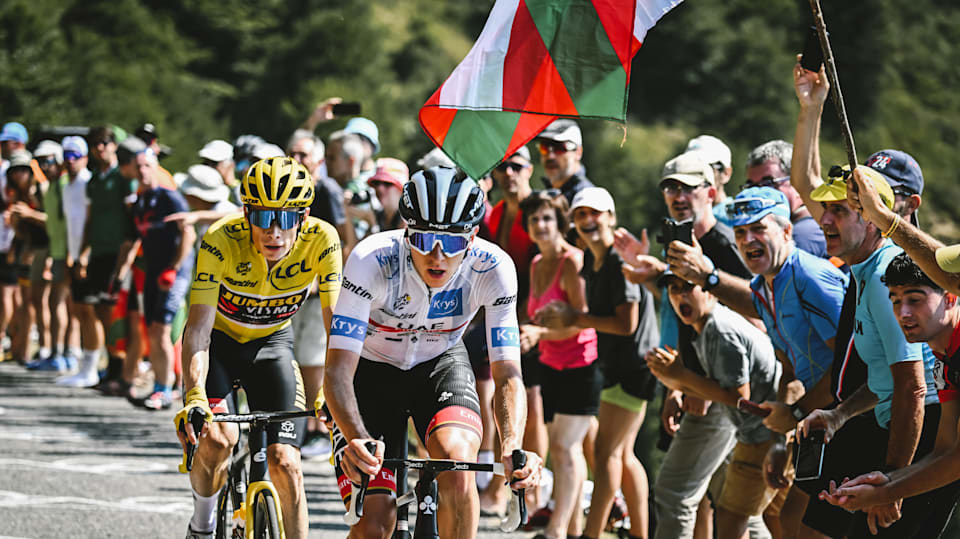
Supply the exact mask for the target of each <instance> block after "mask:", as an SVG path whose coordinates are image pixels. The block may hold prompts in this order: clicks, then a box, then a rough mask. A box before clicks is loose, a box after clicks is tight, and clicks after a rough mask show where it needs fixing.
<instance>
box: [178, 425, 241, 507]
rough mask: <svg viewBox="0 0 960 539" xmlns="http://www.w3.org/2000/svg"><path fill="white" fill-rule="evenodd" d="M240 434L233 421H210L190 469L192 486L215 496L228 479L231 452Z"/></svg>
mask: <svg viewBox="0 0 960 539" xmlns="http://www.w3.org/2000/svg"><path fill="white" fill-rule="evenodd" d="M239 436H240V429H239V427H237V425H235V424H232V423H209V424H207V434H206V435H204V436H203V437H202V438H200V443H199V444H198V445H197V452H196V454H194V457H193V469H192V470H191V471H190V486H192V487H193V490H194V492H196V493H197V494H199V495H201V496H213V495H214V494H216V493H217V492H219V491H220V489H221V488H223V484H224V483H225V482H226V480H227V465H228V464H229V459H230V452H231V450H232V449H233V446H234V445H236V443H237V439H238V438H239Z"/></svg>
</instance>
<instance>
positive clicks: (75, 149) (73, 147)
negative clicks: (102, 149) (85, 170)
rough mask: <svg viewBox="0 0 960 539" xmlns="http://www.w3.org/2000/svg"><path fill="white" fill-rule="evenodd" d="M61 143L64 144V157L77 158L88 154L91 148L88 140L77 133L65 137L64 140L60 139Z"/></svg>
mask: <svg viewBox="0 0 960 539" xmlns="http://www.w3.org/2000/svg"><path fill="white" fill-rule="evenodd" d="M60 144H61V145H62V146H63V156H64V157H69V158H72V159H77V158H80V157H84V156H86V155H87V154H88V153H89V152H90V148H89V147H88V146H87V141H86V140H84V138H83V137H78V136H77V135H70V136H68V137H63V140H62V141H60Z"/></svg>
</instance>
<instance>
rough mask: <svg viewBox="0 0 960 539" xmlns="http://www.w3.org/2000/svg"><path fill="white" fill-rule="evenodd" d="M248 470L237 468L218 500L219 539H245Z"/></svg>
mask: <svg viewBox="0 0 960 539" xmlns="http://www.w3.org/2000/svg"><path fill="white" fill-rule="evenodd" d="M246 488H247V470H246V469H245V468H244V467H243V466H242V465H240V466H237V467H236V468H235V469H234V470H233V472H232V473H231V474H230V476H229V477H228V478H227V484H225V485H224V486H223V488H222V489H221V490H220V495H219V497H218V498H217V534H216V538H217V539H243V536H244V533H243V526H244V519H245V518H244V505H243V504H244V499H245V498H246V496H245V492H246Z"/></svg>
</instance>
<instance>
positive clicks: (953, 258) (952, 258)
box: [937, 243, 960, 273]
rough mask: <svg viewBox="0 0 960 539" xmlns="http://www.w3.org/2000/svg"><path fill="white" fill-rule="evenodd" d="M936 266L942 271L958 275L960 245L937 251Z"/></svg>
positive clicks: (959, 268) (959, 269) (959, 271)
mask: <svg viewBox="0 0 960 539" xmlns="http://www.w3.org/2000/svg"><path fill="white" fill-rule="evenodd" d="M937 264H938V265H939V266H940V269H942V270H943V271H949V272H950V273H960V243H958V244H956V245H949V246H947V247H941V248H939V249H937Z"/></svg>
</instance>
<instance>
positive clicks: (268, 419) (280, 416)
mask: <svg viewBox="0 0 960 539" xmlns="http://www.w3.org/2000/svg"><path fill="white" fill-rule="evenodd" d="M298 417H318V418H320V420H321V421H326V417H325V416H324V415H323V412H322V411H320V410H303V411H300V410H298V411H294V412H250V413H249V414H216V415H214V416H213V421H214V423H257V422H265V423H275V422H278V421H285V420H287V419H296V418H298ZM189 420H190V424H191V425H193V432H195V433H196V435H197V438H198V441H199V437H200V430H201V429H203V423H204V417H203V412H202V411H201V410H199V409H193V410H190V415H189ZM178 428H179V430H180V432H182V433H183V434H184V436H186V434H187V426H186V424H185V422H184V421H181V422H180V426H179V427H178ZM196 451H197V446H196V445H194V444H191V443H190V442H189V441H188V442H187V445H186V448H185V450H184V452H183V462H181V463H180V466H179V468H178V469H179V470H180V473H187V472H189V471H190V470H192V469H193V457H194V455H195V454H196Z"/></svg>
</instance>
